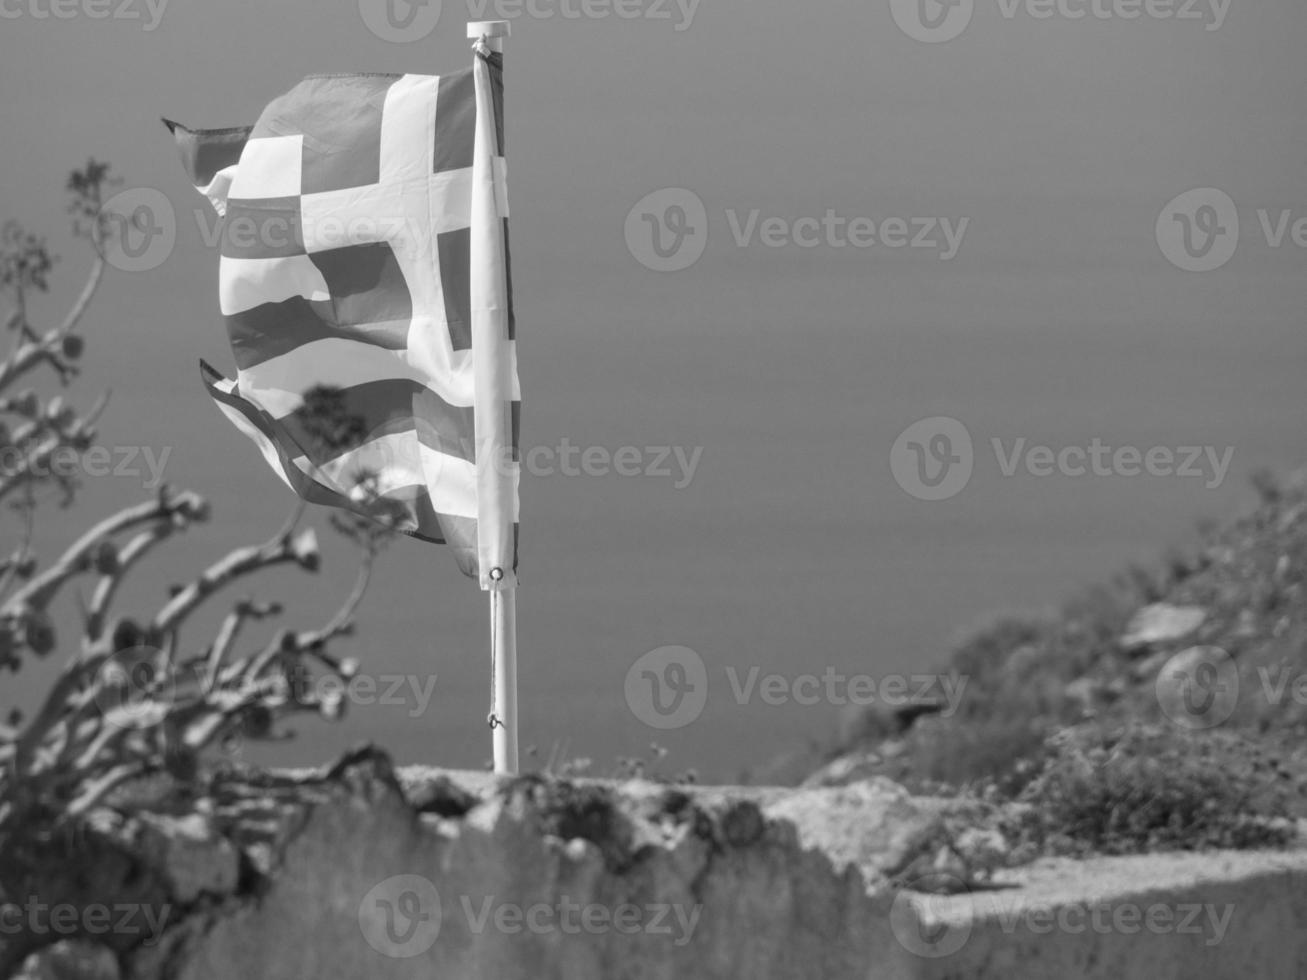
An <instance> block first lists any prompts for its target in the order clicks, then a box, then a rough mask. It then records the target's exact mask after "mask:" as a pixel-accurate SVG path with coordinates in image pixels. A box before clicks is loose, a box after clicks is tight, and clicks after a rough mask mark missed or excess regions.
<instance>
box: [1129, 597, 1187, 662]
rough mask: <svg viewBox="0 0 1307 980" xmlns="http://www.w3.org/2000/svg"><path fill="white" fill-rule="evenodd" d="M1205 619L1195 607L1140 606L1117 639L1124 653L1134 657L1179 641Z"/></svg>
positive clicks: (1156, 604)
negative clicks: (1152, 647)
mask: <svg viewBox="0 0 1307 980" xmlns="http://www.w3.org/2000/svg"><path fill="white" fill-rule="evenodd" d="M1206 618H1207V613H1206V611H1205V610H1203V609H1202V608H1201V607H1199V606H1172V605H1170V604H1168V603H1165V602H1157V603H1154V604H1153V605H1151V606H1144V608H1142V609H1140V610H1139V611H1138V612H1137V613H1135V614H1134V616H1133V617H1132V618H1131V620H1130V623H1129V625H1127V626H1126V630H1125V634H1124V635H1123V636H1122V637H1121V646H1122V647H1124V648H1125V650H1126V652H1128V653H1136V652H1138V651H1141V650H1144V649H1146V648H1147V647H1149V646H1152V645H1154V644H1159V643H1172V642H1175V641H1176V640H1182V639H1184V638H1185V637H1186V636H1188V635H1189V634H1190V633H1192V632H1193V631H1194V630H1196V629H1198V627H1199V626H1202V625H1203V621H1204V620H1205V619H1206Z"/></svg>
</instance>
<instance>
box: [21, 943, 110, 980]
mask: <svg viewBox="0 0 1307 980" xmlns="http://www.w3.org/2000/svg"><path fill="white" fill-rule="evenodd" d="M119 977H120V973H119V970H118V958H117V957H115V956H114V955H113V952H112V951H111V950H108V949H106V948H105V947H103V946H101V945H99V944H98V943H93V942H91V941H90V940H86V939H61V940H60V941H59V942H57V943H55V944H54V945H53V946H47V947H45V949H41V950H38V951H37V952H35V953H33V954H32V955H31V956H29V957H27V959H26V960H24V961H23V966H22V969H21V970H19V972H18V973H17V974H16V975H15V976H14V980H119Z"/></svg>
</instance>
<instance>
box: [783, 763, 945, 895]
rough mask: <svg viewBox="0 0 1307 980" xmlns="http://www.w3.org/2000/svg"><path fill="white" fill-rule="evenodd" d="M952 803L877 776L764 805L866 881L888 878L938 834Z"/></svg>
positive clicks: (810, 844) (806, 840) (806, 841)
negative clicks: (850, 866) (915, 794)
mask: <svg viewBox="0 0 1307 980" xmlns="http://www.w3.org/2000/svg"><path fill="white" fill-rule="evenodd" d="M950 805H951V804H950V803H949V802H948V801H943V800H935V799H931V798H928V797H914V796H912V795H911V794H910V793H909V792H908V791H907V790H906V789H904V788H903V787H902V786H900V785H899V784H898V783H896V782H894V781H893V780H891V779H887V778H885V777H884V776H876V777H873V778H871V779H868V780H864V781H862V782H855V783H851V784H849V785H847V786H841V787H835V788H829V789H811V790H807V791H804V790H799V791H796V792H793V793H790V794H787V795H786V796H784V797H781V798H779V799H777V800H774V801H772V802H770V803H769V804H768V805H767V806H765V807H764V810H763V812H764V813H765V814H766V816H767V817H768V818H769V819H772V820H785V821H787V822H789V823H792V824H793V825H794V827H795V829H796V830H797V832H798V835H799V841H800V843H802V844H803V845H804V846H806V847H812V848H816V849H818V850H820V851H822V852H824V853H825V854H827V855H828V856H829V857H830V858H831V860H833V861H834V862H835V863H836V865H837V866H838V865H840V864H841V863H843V864H852V865H854V866H855V867H857V868H858V869H859V870H860V871H861V872H862V874H863V876H864V877H865V878H866V879H867V880H868V881H872V882H874V881H876V880H878V879H887V878H889V877H891V876H893V875H894V874H896V873H897V872H898V871H899V870H900V869H901V868H902V867H903V866H904V865H906V864H907V863H908V862H910V861H911V860H912V859H913V858H915V857H916V856H917V854H918V853H920V850H921V848H922V846H923V843H924V842H926V841H928V840H931V839H933V838H934V837H935V836H937V835H938V833H939V831H940V829H941V827H942V825H943V818H944V815H945V814H946V813H947V812H948V810H949V808H950Z"/></svg>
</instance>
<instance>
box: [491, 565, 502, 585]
mask: <svg viewBox="0 0 1307 980" xmlns="http://www.w3.org/2000/svg"><path fill="white" fill-rule="evenodd" d="M503 579H504V570H503V569H502V568H500V567H499V566H498V565H496V566H495V567H494V568H492V569H490V581H492V582H502V581H503Z"/></svg>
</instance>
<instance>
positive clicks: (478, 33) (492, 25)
mask: <svg viewBox="0 0 1307 980" xmlns="http://www.w3.org/2000/svg"><path fill="white" fill-rule="evenodd" d="M512 33H513V31H512V25H511V24H509V22H508V21H506V20H470V21H468V22H467V36H468V37H469V38H471V39H473V40H476V39H477V38H480V37H490V38H495V37H508V36H509V35H510V34H512Z"/></svg>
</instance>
